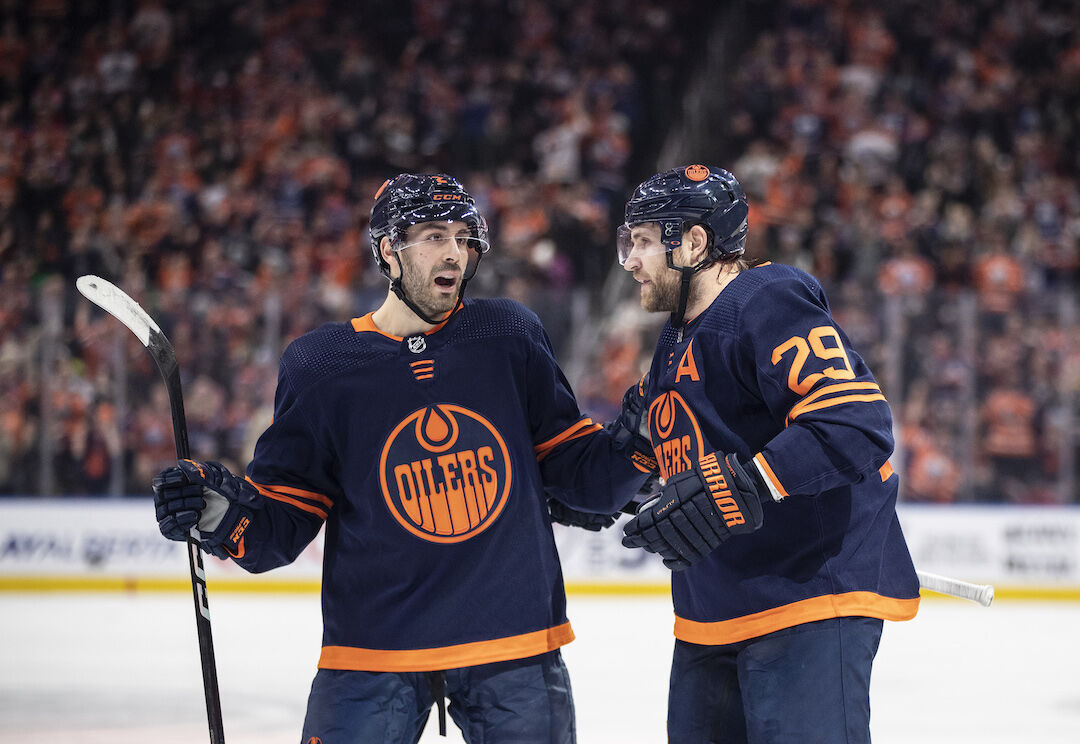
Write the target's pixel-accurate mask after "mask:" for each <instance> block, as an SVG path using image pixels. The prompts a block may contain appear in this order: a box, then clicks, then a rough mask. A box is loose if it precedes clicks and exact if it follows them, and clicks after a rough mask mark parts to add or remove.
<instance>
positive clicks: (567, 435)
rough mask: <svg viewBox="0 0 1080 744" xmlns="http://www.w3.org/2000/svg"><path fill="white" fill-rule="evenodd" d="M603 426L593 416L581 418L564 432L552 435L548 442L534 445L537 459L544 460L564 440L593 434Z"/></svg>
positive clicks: (567, 440)
mask: <svg viewBox="0 0 1080 744" xmlns="http://www.w3.org/2000/svg"><path fill="white" fill-rule="evenodd" d="M601 428H602V427H601V426H600V424H597V423H595V422H594V421H593V420H592V419H591V418H583V419H581V421H578V422H577V423H576V424H574V425H573V426H571V427H570V428H568V429H567V430H566V431H564V432H563V433H562V434H559V435H558V436H555V437H552V438H551V439H549V440H547V441H546V442H541V443H540V444H538V445H536V446H535V447H533V449H534V450H536V459H537V460H543V459H544V458H545V457H547V456H548V453H549V452H551V450H553V449H555V448H556V447H558V446H559V445H560V444H563V443H564V442H569V441H570V440H572V439H578V438H579V437H583V436H585V435H586V434H592V433H593V432H597V431H600V429H601Z"/></svg>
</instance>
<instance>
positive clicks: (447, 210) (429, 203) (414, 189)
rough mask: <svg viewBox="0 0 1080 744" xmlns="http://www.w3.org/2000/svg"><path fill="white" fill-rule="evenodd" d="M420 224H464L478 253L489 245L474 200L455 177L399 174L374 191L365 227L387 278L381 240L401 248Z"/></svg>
mask: <svg viewBox="0 0 1080 744" xmlns="http://www.w3.org/2000/svg"><path fill="white" fill-rule="evenodd" d="M421 222H464V223H465V224H467V225H468V226H469V229H470V230H471V232H472V237H474V238H476V241H475V245H476V246H477V252H478V253H480V254H483V253H486V252H487V250H488V248H489V246H490V243H489V242H488V230H487V223H486V222H485V221H484V218H483V216H482V215H481V214H480V212H479V210H477V208H476V202H475V200H474V199H473V198H472V196H470V195H469V192H467V191H466V190H465V187H463V186H462V185H461V184H460V183H458V180H457V179H456V178H454V177H453V176H448V175H445V174H442V173H436V174H433V175H414V174H412V173H402V174H400V175H398V176H395V177H394V178H390V179H387V180H386V181H384V182H383V185H382V186H380V187H379V190H378V191H377V192H375V203H374V204H373V205H372V206H371V222H370V223H369V225H368V230H369V232H370V234H371V252H372V253H373V254H374V256H375V262H376V263H377V264H378V265H379V270H380V271H381V272H382V273H383V274H384V275H385V276H386V277H387V278H389V276H390V264H389V263H387V262H386V259H384V258H383V256H382V252H381V251H380V250H379V245H380V243H382V239H383V238H384V237H387V238H390V243H391V245H393V246H394V247H395V249H401V248H402V247H404V246H405V233H406V231H407V230H408V229H409V228H410V227H412V226H413V225H418V224H420V223H421ZM473 270H474V271H475V266H474V267H473ZM470 276H471V275H470Z"/></svg>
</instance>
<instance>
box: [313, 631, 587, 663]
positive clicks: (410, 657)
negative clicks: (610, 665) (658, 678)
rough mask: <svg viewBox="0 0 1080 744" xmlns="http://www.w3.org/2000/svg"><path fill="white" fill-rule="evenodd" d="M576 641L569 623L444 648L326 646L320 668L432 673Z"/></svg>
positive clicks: (540, 651) (527, 654)
mask: <svg viewBox="0 0 1080 744" xmlns="http://www.w3.org/2000/svg"><path fill="white" fill-rule="evenodd" d="M572 640H574V631H573V630H572V629H571V628H570V623H563V624H562V625H558V626H556V627H554V628H548V629H546V630H538V631H536V632H534V633H524V634H522V635H516V636H509V637H507V638H495V639H493V640H490V641H477V642H476V643H462V644H459V645H456V646H443V647H442V648H415V649H403V650H390V649H377V648H355V647H353V646H323V649H322V654H321V655H320V656H319V669H345V670H352V671H363V672H431V671H436V670H439V669H457V668H458V667H465V666H475V665H477V664H490V663H492V662H496V661H509V660H511V659H527V658H528V657H530V656H536V655H537V654H543V653H547V652H548V651H554V650H555V649H557V648H559V647H560V646H564V645H566V644H567V643H570V641H572Z"/></svg>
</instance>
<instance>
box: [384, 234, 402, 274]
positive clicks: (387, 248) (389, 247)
mask: <svg viewBox="0 0 1080 744" xmlns="http://www.w3.org/2000/svg"><path fill="white" fill-rule="evenodd" d="M379 253H380V254H381V255H382V257H383V260H384V261H386V263H388V264H389V265H390V275H391V276H395V275H396V274H397V272H398V271H399V270H400V269H399V268H398V262H397V259H396V258H394V248H393V243H391V242H390V238H388V237H386V236H385V235H384V236H383V237H382V240H380V241H379Z"/></svg>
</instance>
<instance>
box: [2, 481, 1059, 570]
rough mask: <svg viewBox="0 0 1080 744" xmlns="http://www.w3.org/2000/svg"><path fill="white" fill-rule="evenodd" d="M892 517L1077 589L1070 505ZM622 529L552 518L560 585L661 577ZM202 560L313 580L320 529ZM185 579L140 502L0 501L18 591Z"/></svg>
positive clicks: (984, 561) (147, 506)
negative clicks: (248, 562)
mask: <svg viewBox="0 0 1080 744" xmlns="http://www.w3.org/2000/svg"><path fill="white" fill-rule="evenodd" d="M625 519H627V518H626V517H624V518H623V520H625ZM900 521H901V525H902V527H903V529H904V534H905V536H906V537H907V541H908V545H909V546H910V548H911V553H912V557H913V559H914V561H915V565H916V566H917V567H918V568H920V569H921V570H923V571H930V572H933V573H940V574H944V575H948V576H955V577H957V578H962V579H964V580H967V581H974V582H979V583H992V584H995V585H1001V586H1008V587H1020V588H1023V587H1043V588H1050V589H1063V590H1080V507H1055V506H1047V507H1019V506H1004V507H994V506H914V505H902V506H901V509H900ZM620 524H621V522H620ZM621 534H622V530H621V529H620V528H619V527H618V526H616V527H614V528H612V529H608V530H604V531H603V532H599V533H596V532H587V531H584V530H578V529H569V528H565V527H562V526H561V525H555V535H556V542H557V544H558V547H559V552H560V555H561V557H562V563H563V574H564V577H565V579H566V581H567V582H568V583H570V584H574V583H579V584H586V585H590V586H599V587H601V588H602V587H603V586H604V585H611V586H612V587H618V586H622V585H627V584H630V585H633V584H643V585H655V584H665V583H666V582H667V577H668V572H667V570H666V569H665V568H664V567H663V565H662V564H661V563H660V561H659V559H658V558H656V556H654V555H651V554H648V553H645V552H644V551H640V550H633V551H631V550H626V549H625V548H623V547H622V545H621V544H620V541H619V540H620V537H621ZM205 560H206V565H207V574H208V576H209V578H210V579H211V581H213V582H214V583H215V584H218V585H219V586H220V585H223V584H227V583H230V582H238V583H243V584H244V585H245V588H253V589H257V588H258V587H259V584H260V583H263V584H265V585H266V586H267V587H268V588H269V587H271V586H273V585H274V584H275V583H277V584H280V583H281V582H317V581H318V580H319V576H320V573H321V568H322V536H321V534H320V536H319V538H318V539H316V541H315V542H314V543H312V545H311V546H309V548H308V549H307V550H305V551H304V553H303V554H302V555H301V556H300V557H299V558H298V559H297V560H296V562H295V563H293V564H292V565H290V566H285V567H283V568H280V569H276V570H274V571H271V572H269V573H267V574H262V575H258V576H255V575H251V574H247V573H246V572H244V571H243V570H242V569H240V568H238V567H237V566H235V565H234V564H232V563H231V562H224V561H220V560H218V559H216V558H213V557H210V556H208V557H207V558H206V559H205ZM187 576H188V568H187V560H186V557H185V555H184V547H183V545H182V544H181V543H175V542H169V541H167V540H165V539H164V538H162V537H161V535H160V534H159V533H158V531H157V525H156V523H155V521H154V508H153V502H152V501H151V500H150V499H129V500H98V499H76V498H69V499H25V498H19V499H14V498H9V499H0V582H2V581H4V580H5V579H7V580H9V583H10V581H11V580H12V579H15V578H18V579H21V580H22V581H23V582H24V583H23V585H21V587H20V588H27V587H26V585H25V582H27V581H30V582H32V581H33V580H34V579H41V581H42V582H43V583H47V581H48V580H50V579H68V580H76V581H77V580H79V579H86V580H92V579H105V578H112V579H125V580H143V579H166V580H168V579H186V578H187ZM4 586H5V585H4V584H2V583H0V588H3V587H4ZM29 588H33V587H29Z"/></svg>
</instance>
